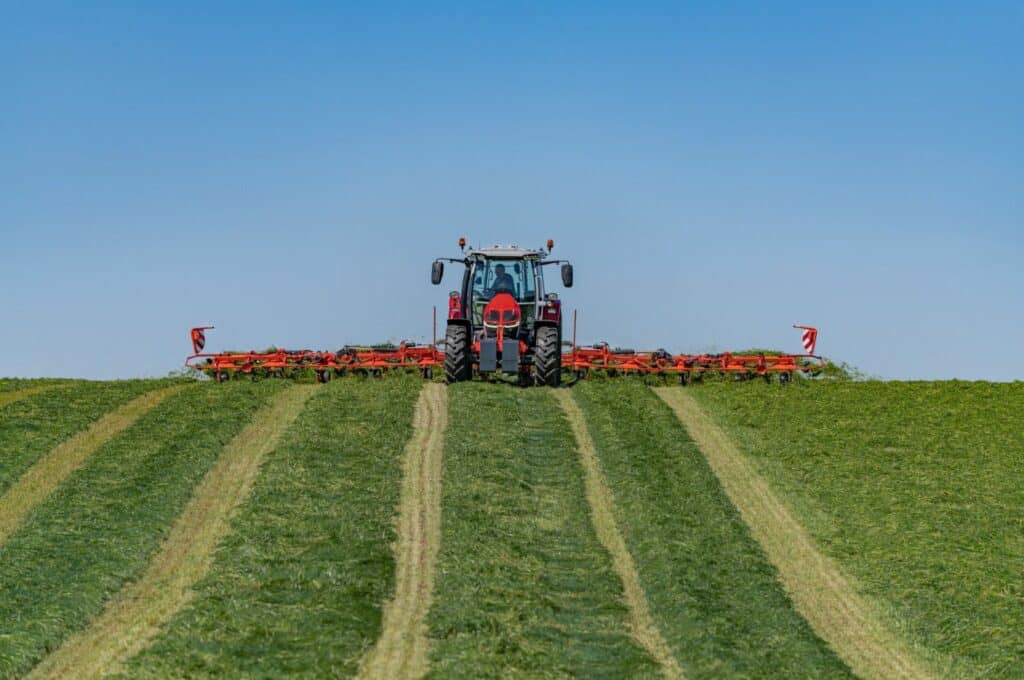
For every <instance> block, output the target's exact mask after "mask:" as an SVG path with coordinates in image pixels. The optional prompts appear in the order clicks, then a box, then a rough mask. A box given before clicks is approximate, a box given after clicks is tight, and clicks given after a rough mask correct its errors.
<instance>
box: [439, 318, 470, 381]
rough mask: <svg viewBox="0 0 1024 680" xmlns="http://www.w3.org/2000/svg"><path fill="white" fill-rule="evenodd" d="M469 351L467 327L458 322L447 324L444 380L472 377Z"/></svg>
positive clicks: (460, 379) (459, 379) (461, 379)
mask: <svg viewBox="0 0 1024 680" xmlns="http://www.w3.org/2000/svg"><path fill="white" fill-rule="evenodd" d="M469 352H470V348H469V329H468V328H466V327H465V326H460V325H458V324H449V325H448V330H447V331H446V332H445V334H444V378H445V380H447V381H448V382H450V383H453V382H462V381H463V380H469V379H470V378H472V377H473V364H472V362H471V360H470V359H471V357H470V353H469Z"/></svg>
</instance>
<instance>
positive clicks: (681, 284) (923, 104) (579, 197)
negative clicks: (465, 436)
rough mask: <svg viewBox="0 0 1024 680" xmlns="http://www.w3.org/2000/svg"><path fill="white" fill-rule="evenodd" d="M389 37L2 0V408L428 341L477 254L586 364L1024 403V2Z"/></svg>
mask: <svg viewBox="0 0 1024 680" xmlns="http://www.w3.org/2000/svg"><path fill="white" fill-rule="evenodd" d="M373 4H376V3H353V4H346V3H322V4H320V3H313V2H310V3H301V4H300V3H262V2H245V3H242V2H238V3H216V2H202V3H189V2H173V3H171V2H168V3H137V2H123V3H111V2H99V3H60V2H47V3H15V2H6V3H5V2H0V12H2V17H3V20H2V21H0V92H2V94H0V290H2V291H4V295H3V296H2V301H0V375H5V376H26V377H35V376H64V377H87V378H131V377H142V376H163V375H166V374H167V373H168V372H169V371H172V370H175V369H176V368H178V367H179V366H180V365H181V362H182V360H183V359H184V357H185V356H186V355H187V354H188V352H189V350H190V345H189V341H188V329H189V328H190V327H191V326H194V325H199V324H212V325H215V326H216V330H214V331H211V332H210V335H209V336H208V349H211V350H219V349H227V348H233V349H248V348H262V347H266V346H269V345H277V346H285V347H289V348H301V347H309V348H317V349H336V348H338V347H341V346H343V345H345V344H347V343H354V342H362V343H369V342H376V341H381V340H402V339H412V340H420V341H422V340H428V339H429V338H430V337H431V318H432V307H433V306H434V305H437V306H438V308H439V309H440V310H441V312H440V313H441V315H442V321H441V324H442V326H443V310H444V309H445V308H446V302H447V294H448V291H449V290H451V289H452V288H454V287H457V283H456V282H457V279H458V277H457V275H456V274H455V273H454V270H453V267H452V266H449V268H448V271H447V272H446V279H445V281H444V282H443V284H442V286H441V287H440V288H437V287H434V286H431V285H430V281H429V270H430V263H431V261H432V260H433V259H434V258H435V257H452V256H455V255H457V254H458V246H457V240H458V238H459V237H460V236H465V237H466V238H467V239H468V240H469V242H470V243H471V244H476V245H491V244H494V243H516V244H519V245H523V246H534V247H539V246H540V245H541V244H543V243H544V241H545V240H547V239H548V238H553V239H554V240H555V243H556V245H555V250H554V254H555V255H557V256H559V257H562V258H567V259H569V260H571V261H572V262H573V264H574V266H575V275H576V277H575V278H576V285H575V286H574V287H573V288H572V289H570V290H562V289H561V286H560V284H557V283H555V282H554V281H550V282H549V289H553V290H555V291H557V292H559V293H560V294H561V296H562V299H563V300H564V304H565V305H566V308H567V309H568V310H573V309H576V310H578V313H579V339H580V340H581V341H583V342H594V341H608V342H610V343H612V344H614V345H619V346H624V347H634V348H638V349H654V348H658V347H664V348H667V349H669V350H671V351H674V352H697V351H723V350H729V349H742V348H747V347H777V348H779V349H782V350H785V351H791V352H797V351H799V350H800V349H801V348H800V342H799V340H800V338H799V334H798V332H797V331H795V330H793V329H792V328H791V326H792V324H794V323H798V324H808V325H815V326H817V327H819V328H820V337H819V345H818V350H819V352H820V353H822V354H825V355H827V356H829V357H831V358H833V359H836V360H839V361H845V362H848V363H850V364H852V365H854V366H856V367H858V368H859V369H860V370H862V371H864V372H865V373H867V374H868V375H871V376H877V377H882V378H897V379H940V378H960V379H986V380H1021V379H1024V351H1022V349H1024V348H1022V345H1024V342H1022V340H1024V315H1022V311H1024V305H1022V293H1024V266H1022V261H1024V202H1022V194H1024V191H1022V189H1024V158H1022V155H1024V5H1021V4H1020V3H1019V2H971V3H967V2H962V3H943V2H938V3H936V2H928V3H925V2H897V3H892V2H866V3H820V2H813V3H811V2H808V3H788V2H781V3H753V2H749V3H748V2H714V3H710V2H708V3H681V2H669V3H644V2H629V3H625V2H623V3H605V2H594V3H575V2H564V3H549V2H543V3H508V4H502V5H497V4H494V6H490V5H491V3H429V4H428V3H388V4H386V5H382V6H380V7H371V6H368V5H373ZM552 278H553V279H557V276H556V277H552ZM442 332H443V330H442Z"/></svg>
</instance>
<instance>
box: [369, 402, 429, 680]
mask: <svg viewBox="0 0 1024 680" xmlns="http://www.w3.org/2000/svg"><path fill="white" fill-rule="evenodd" d="M447 421H448V415H447V390H446V388H445V386H444V385H441V384H438V383H430V384H428V385H426V386H425V387H424V388H423V390H422V392H421V393H420V397H419V400H418V401H417V404H416V411H415V416H414V419H413V435H412V438H411V439H410V440H409V444H408V446H407V447H406V451H405V461H404V463H403V478H402V491H401V500H400V502H399V510H398V518H397V529H398V538H397V541H396V543H395V546H394V552H395V594H394V597H393V598H392V599H391V600H390V601H389V602H388V603H387V604H386V605H385V607H384V613H383V623H382V630H381V635H380V638H379V639H378V640H377V644H376V645H375V646H374V648H373V649H372V650H371V651H370V652H369V654H368V655H367V656H366V658H365V659H364V660H363V664H362V666H361V668H360V672H359V677H360V678H366V679H369V678H379V679H381V680H390V679H391V678H419V677H422V676H423V675H425V674H426V672H427V669H428V666H429V658H428V653H429V647H430V643H429V640H428V639H427V634H426V633H427V630H426V622H425V620H426V616H427V612H428V611H430V604H431V600H432V597H433V592H434V581H435V575H434V570H435V565H436V563H437V555H438V551H439V549H440V543H441V474H442V456H443V451H444V432H445V429H446V426H447Z"/></svg>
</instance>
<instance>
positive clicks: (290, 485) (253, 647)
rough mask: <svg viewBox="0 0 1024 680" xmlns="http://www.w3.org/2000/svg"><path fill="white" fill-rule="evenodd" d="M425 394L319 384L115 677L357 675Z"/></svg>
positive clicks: (375, 624) (398, 386) (375, 620)
mask: <svg viewBox="0 0 1024 680" xmlns="http://www.w3.org/2000/svg"><path fill="white" fill-rule="evenodd" d="M421 387H422V382H421V381H419V380H414V379H408V380H403V379H395V380H386V381H359V380H344V381H335V382H332V383H331V384H329V385H327V386H324V387H322V388H320V389H319V390H318V392H317V394H316V396H314V397H313V398H312V399H311V400H310V401H309V403H308V404H307V405H306V409H305V411H304V412H303V413H302V415H300V416H299V419H298V420H297V421H296V422H295V423H294V424H293V425H292V427H291V428H290V429H289V430H288V432H287V433H286V434H285V435H284V438H283V439H282V441H281V443H280V445H279V446H278V447H277V448H276V449H275V450H274V451H272V452H271V453H270V454H269V455H268V457H267V459H266V462H265V463H264V465H263V467H262V469H261V472H260V476H259V477H258V478H257V480H256V483H255V485H254V487H253V491H252V493H251V495H250V496H249V499H248V501H247V502H246V503H245V504H244V505H243V506H242V508H241V509H240V511H239V513H238V515H237V516H236V517H235V519H234V520H233V521H232V531H231V533H230V534H228V536H227V537H226V539H225V540H224V542H223V544H222V546H221V548H220V549H219V550H218V551H217V553H216V557H215V559H214V562H213V564H212V566H211V569H210V572H209V574H208V575H207V577H206V578H205V579H203V580H201V581H200V582H199V583H198V584H197V585H196V587H195V594H194V597H193V600H192V603H191V604H190V606H189V607H188V608H186V609H185V610H183V611H182V612H181V613H179V614H178V615H177V616H176V617H174V618H173V619H172V620H171V621H170V622H169V623H168V625H167V626H166V627H165V628H164V630H163V631H162V632H161V634H160V635H159V636H158V637H157V638H156V640H155V641H154V644H153V646H151V647H150V648H148V649H146V650H144V651H143V652H142V653H141V654H140V655H138V656H137V657H135V658H134V659H132V660H130V661H129V662H128V664H127V665H126V667H125V670H124V673H123V677H160V678H163V677H190V678H192V677H225V676H237V675H259V676H263V677H283V676H294V675H298V676H306V677H328V676H338V675H342V676H351V675H353V674H354V673H355V671H356V669H357V667H358V663H359V660H360V658H361V657H362V656H363V654H364V653H365V652H366V651H367V649H369V648H370V647H371V646H372V645H373V644H374V642H375V641H376V639H377V636H378V635H379V633H380V626H381V607H382V606H383V603H384V602H385V601H386V600H387V599H388V597H389V596H390V595H391V592H392V591H393V589H394V573H395V567H394V560H393V558H392V553H391V543H392V542H393V540H394V538H395V533H394V528H393V525H392V521H393V518H394V514H395V506H396V504H397V502H398V494H399V488H400V480H401V462H402V461H401V459H402V451H403V448H404V446H405V444H406V441H407V440H408V439H409V437H410V435H411V430H412V428H411V423H412V409H413V404H414V402H415V399H416V395H417V393H418V392H419V390H420V389H421ZM215 389H219V388H215Z"/></svg>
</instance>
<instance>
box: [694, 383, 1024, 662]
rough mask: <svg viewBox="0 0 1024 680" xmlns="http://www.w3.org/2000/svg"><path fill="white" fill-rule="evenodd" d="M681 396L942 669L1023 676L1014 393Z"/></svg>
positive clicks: (931, 389) (944, 389) (769, 389)
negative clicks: (691, 399) (728, 439)
mask: <svg viewBox="0 0 1024 680" xmlns="http://www.w3.org/2000/svg"><path fill="white" fill-rule="evenodd" d="M732 387H733V386H731V385H708V386H706V387H705V388H703V389H700V390H694V391H693V392H692V393H693V395H694V396H695V397H696V398H697V399H698V400H699V401H700V402H701V403H702V404H703V405H704V406H705V408H706V409H707V411H708V412H709V413H710V414H711V415H712V416H713V417H715V418H716V419H717V420H718V421H719V422H720V423H721V424H722V425H724V426H725V427H726V428H727V429H728V430H729V431H730V432H731V433H732V434H733V436H734V438H735V439H736V441H737V442H738V443H739V444H740V445H741V447H742V448H743V449H744V450H745V451H746V452H747V453H748V454H749V456H750V457H751V458H752V460H754V461H755V463H756V465H757V467H758V468H759V469H760V470H761V471H762V473H763V474H764V475H765V476H766V477H767V478H768V479H769V480H770V482H771V483H772V484H773V486H775V487H776V488H777V489H779V490H781V492H782V493H783V494H784V495H785V496H786V497H787V499H788V500H789V502H790V504H791V506H792V507H793V508H795V509H796V511H797V512H798V514H799V516H800V518H801V519H802V521H803V522H804V524H805V525H806V526H807V528H808V529H809V530H810V531H811V533H812V534H813V536H814V537H815V538H816V539H817V541H818V543H819V544H820V545H821V546H822V547H823V549H824V550H825V551H826V552H827V553H828V554H830V555H831V556H833V557H835V558H836V559H837V560H838V561H839V562H840V564H841V565H842V566H843V567H844V569H845V570H846V571H847V572H848V573H849V574H851V575H852V576H853V577H854V578H855V579H856V580H857V581H858V582H859V584H860V585H861V587H862V588H863V589H864V591H865V592H867V593H868V594H870V595H872V596H874V597H876V598H877V599H878V600H879V601H881V602H882V603H884V604H885V605H886V606H887V607H889V608H891V610H892V611H893V613H894V616H895V618H896V619H898V620H900V621H903V622H905V624H906V626H907V628H908V632H909V634H910V635H911V636H912V637H913V639H915V641H917V642H918V643H919V644H920V645H921V646H923V647H924V648H925V649H928V650H934V652H936V656H937V657H938V658H939V660H940V663H943V662H945V663H949V662H950V660H951V662H952V664H953V666H952V668H951V669H950V672H952V673H955V674H961V675H967V676H974V677H1022V676H1024V664H1022V661H1021V659H1024V425H1022V423H1024V384H1020V383H1015V384H1001V385H1000V384H987V383H963V382H943V383H881V382H864V383H836V384H795V385H791V386H789V387H788V388H787V389H782V390H780V389H777V387H773V386H765V385H749V386H746V388H745V389H741V390H736V389H732Z"/></svg>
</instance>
